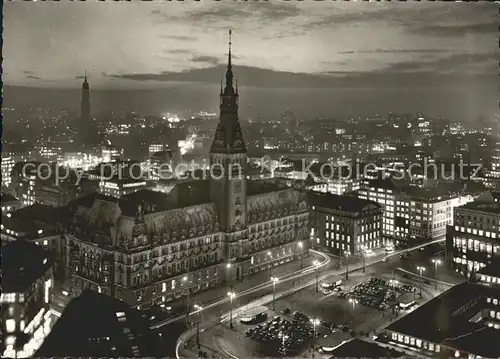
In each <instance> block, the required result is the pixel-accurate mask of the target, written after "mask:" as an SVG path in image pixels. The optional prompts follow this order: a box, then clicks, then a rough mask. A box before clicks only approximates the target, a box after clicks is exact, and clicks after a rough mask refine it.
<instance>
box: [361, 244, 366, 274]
mask: <svg viewBox="0 0 500 359" xmlns="http://www.w3.org/2000/svg"><path fill="white" fill-rule="evenodd" d="M361 260H362V261H363V273H365V272H366V265H365V246H361Z"/></svg>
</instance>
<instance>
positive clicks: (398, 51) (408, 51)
mask: <svg viewBox="0 0 500 359" xmlns="http://www.w3.org/2000/svg"><path fill="white" fill-rule="evenodd" d="M448 52H451V50H449V49H375V50H360V51H341V52H338V54H341V55H351V54H439V53H448Z"/></svg>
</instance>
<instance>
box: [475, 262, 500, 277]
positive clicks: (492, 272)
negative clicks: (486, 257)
mask: <svg viewBox="0 0 500 359" xmlns="http://www.w3.org/2000/svg"><path fill="white" fill-rule="evenodd" d="M477 274H483V275H489V276H491V277H495V278H500V260H496V261H493V262H491V263H490V264H488V265H487V266H486V267H483V268H481V269H480V270H478V271H477Z"/></svg>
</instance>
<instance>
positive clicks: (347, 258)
mask: <svg viewBox="0 0 500 359" xmlns="http://www.w3.org/2000/svg"><path fill="white" fill-rule="evenodd" d="M344 254H345V280H348V279H349V251H345V252H344Z"/></svg>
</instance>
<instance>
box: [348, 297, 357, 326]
mask: <svg viewBox="0 0 500 359" xmlns="http://www.w3.org/2000/svg"><path fill="white" fill-rule="evenodd" d="M349 303H351V304H352V330H353V331H354V322H355V318H356V316H355V315H356V304H358V300H357V299H354V298H349Z"/></svg>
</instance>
